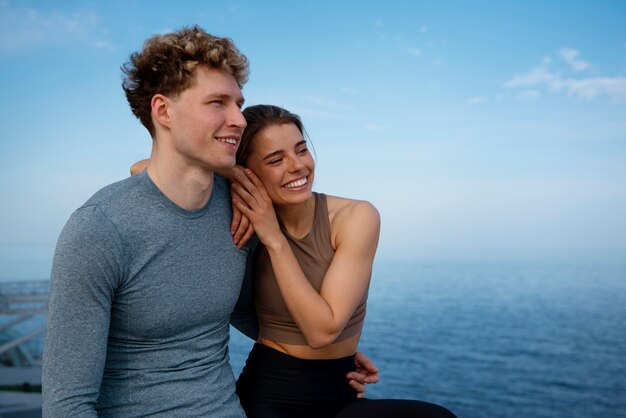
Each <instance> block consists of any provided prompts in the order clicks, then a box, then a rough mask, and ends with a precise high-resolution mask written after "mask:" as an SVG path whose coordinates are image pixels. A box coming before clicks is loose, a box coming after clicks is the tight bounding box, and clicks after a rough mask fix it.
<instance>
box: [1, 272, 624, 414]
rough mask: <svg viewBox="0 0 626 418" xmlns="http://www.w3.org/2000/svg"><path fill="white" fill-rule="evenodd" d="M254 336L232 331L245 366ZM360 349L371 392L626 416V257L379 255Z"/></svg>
mask: <svg viewBox="0 0 626 418" xmlns="http://www.w3.org/2000/svg"><path fill="white" fill-rule="evenodd" d="M4 264H5V263H3V265H4ZM14 270H16V269H14ZM16 271H17V270H16ZM47 271H49V268H48V270H47ZM2 272H4V273H6V271H5V269H4V268H3V269H2ZM5 276H6V278H10V277H9V276H11V275H6V274H5ZM23 276H24V277H23V278H34V277H35V276H36V275H35V274H34V273H33V272H30V271H24V274H23ZM0 279H2V277H0ZM5 280H6V279H5ZM0 281H2V280H0ZM41 321H43V319H41ZM27 325H28V324H27ZM39 325H40V324H39ZM32 326H35V325H32ZM25 331H28V330H25ZM33 343H36V341H33ZM251 345H252V342H251V341H250V340H248V339H247V338H246V337H244V336H242V335H241V334H239V333H238V332H236V331H233V332H232V339H231V344H230V352H231V364H232V366H233V369H234V371H235V375H238V374H239V371H240V370H241V368H242V365H243V362H244V361H245V358H246V355H247V352H248V350H249V349H250V347H251ZM359 349H360V350H361V351H363V352H365V353H367V354H368V355H369V356H370V357H371V358H372V359H373V360H374V362H375V364H376V365H377V366H378V368H379V369H380V376H381V380H380V383H378V384H376V385H370V386H368V389H367V396H368V397H370V398H410V399H420V400H425V401H430V402H435V403H439V404H442V405H445V406H446V407H448V408H449V409H451V410H452V411H454V412H455V413H456V414H457V415H458V416H459V417H460V418H492V417H502V418H508V417H511V418H520V417H521V418H526V417H532V418H576V417H580V418H603V417H607V418H608V417H611V418H619V417H626V263H618V262H604V263H591V262H576V261H572V262H566V263H556V262H543V263H538V262H537V263H449V262H437V263H426V262H409V261H407V262H393V263H391V262H378V261H377V262H376V264H375V268H374V272H373V275H372V284H371V288H370V295H369V302H368V312H367V317H366V321H365V327H364V330H363V335H362V338H361V344H360V347H359Z"/></svg>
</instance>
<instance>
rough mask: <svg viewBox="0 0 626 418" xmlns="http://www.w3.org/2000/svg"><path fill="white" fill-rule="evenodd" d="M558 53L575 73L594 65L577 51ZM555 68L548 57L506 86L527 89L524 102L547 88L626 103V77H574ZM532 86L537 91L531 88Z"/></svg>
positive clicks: (586, 97) (568, 50)
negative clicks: (582, 58) (605, 97)
mask: <svg viewBox="0 0 626 418" xmlns="http://www.w3.org/2000/svg"><path fill="white" fill-rule="evenodd" d="M558 54H559V56H560V57H561V58H562V59H563V60H564V61H565V62H566V63H567V65H568V67H569V69H571V70H572V71H574V72H580V71H583V70H585V69H587V68H590V67H591V64H589V63H588V62H586V61H582V60H580V59H579V58H578V56H579V54H578V51H576V50H574V49H568V48H563V49H561V50H559V51H558ZM552 67H553V62H552V59H551V58H550V57H545V58H543V60H542V63H541V65H539V66H538V67H535V68H533V69H531V70H530V71H528V72H526V73H524V74H520V75H516V76H514V77H513V78H511V79H510V80H508V81H507V82H505V83H504V85H505V87H507V88H526V89H525V90H524V91H522V92H520V94H519V95H518V96H517V97H518V98H522V99H528V98H534V97H538V96H539V95H540V92H539V90H537V89H538V88H540V87H544V88H546V89H548V90H549V91H552V92H554V93H565V94H567V95H568V96H573V97H578V98H581V99H587V100H590V99H593V98H595V97H599V96H607V97H609V98H611V99H613V100H626V77H619V76H618V77H587V78H574V77H571V76H563V75H561V73H559V72H557V71H556V70H554V69H553V68H552ZM529 87H534V88H533V89H528V88H529Z"/></svg>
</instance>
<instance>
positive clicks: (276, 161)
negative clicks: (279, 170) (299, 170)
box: [267, 158, 283, 164]
mask: <svg viewBox="0 0 626 418" xmlns="http://www.w3.org/2000/svg"><path fill="white" fill-rule="evenodd" d="M282 160H283V159H282V158H276V159H274V160H270V161H268V162H267V163H268V164H278V163H279V162H281V161H282Z"/></svg>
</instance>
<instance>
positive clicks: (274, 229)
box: [231, 168, 285, 246]
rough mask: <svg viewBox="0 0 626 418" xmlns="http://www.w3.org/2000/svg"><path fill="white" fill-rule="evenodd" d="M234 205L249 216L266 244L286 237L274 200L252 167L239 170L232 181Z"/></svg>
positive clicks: (269, 244) (268, 244) (255, 229)
mask: <svg viewBox="0 0 626 418" xmlns="http://www.w3.org/2000/svg"><path fill="white" fill-rule="evenodd" d="M231 187H232V199H233V206H234V207H235V208H236V209H237V210H239V212H241V214H242V215H243V216H245V217H246V218H248V220H250V222H251V223H252V226H253V228H254V231H255V232H256V234H257V236H258V237H259V239H260V240H261V242H262V243H263V244H264V245H265V246H271V245H272V243H276V242H278V241H280V240H284V239H285V237H284V235H283V233H282V232H281V230H280V226H279V224H278V219H277V218H276V212H275V211H274V205H273V204H272V200H271V199H270V197H269V196H268V194H267V191H266V190H265V187H264V186H263V183H261V180H259V178H258V177H257V176H256V175H255V174H254V173H253V172H252V170H250V169H247V168H246V169H244V170H243V173H241V172H240V171H237V172H236V173H235V174H234V175H233V182H232V185H231Z"/></svg>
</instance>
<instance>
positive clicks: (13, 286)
mask: <svg viewBox="0 0 626 418" xmlns="http://www.w3.org/2000/svg"><path fill="white" fill-rule="evenodd" d="M49 290H50V282H49V281H48V280H37V281H18V282H0V417H6V418H29V417H36V416H41V393H38V392H39V390H40V386H41V357H42V354H43V337H44V332H45V327H46V314H47V302H48V292H49Z"/></svg>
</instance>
